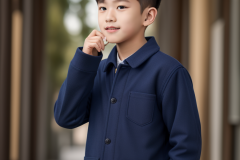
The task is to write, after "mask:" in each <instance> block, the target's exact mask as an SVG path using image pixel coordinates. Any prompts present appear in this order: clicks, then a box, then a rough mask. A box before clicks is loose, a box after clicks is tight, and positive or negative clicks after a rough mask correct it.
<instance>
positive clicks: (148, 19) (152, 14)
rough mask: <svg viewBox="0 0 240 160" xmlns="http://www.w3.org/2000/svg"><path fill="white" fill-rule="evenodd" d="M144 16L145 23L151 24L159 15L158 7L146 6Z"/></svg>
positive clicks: (146, 24) (145, 24)
mask: <svg viewBox="0 0 240 160" xmlns="http://www.w3.org/2000/svg"><path fill="white" fill-rule="evenodd" d="M143 16H144V18H145V19H144V22H143V25H144V26H149V25H150V24H152V23H153V22H154V20H155V18H156V16H157V9H156V8H154V7H150V8H146V9H145V10H144V12H143Z"/></svg>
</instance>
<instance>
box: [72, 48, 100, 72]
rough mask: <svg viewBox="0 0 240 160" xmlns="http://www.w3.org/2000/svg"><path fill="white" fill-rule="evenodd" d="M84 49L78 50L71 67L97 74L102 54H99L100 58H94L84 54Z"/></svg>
mask: <svg viewBox="0 0 240 160" xmlns="http://www.w3.org/2000/svg"><path fill="white" fill-rule="evenodd" d="M82 49H83V47H78V48H77V50H76V53H75V55H74V57H73V59H72V61H71V63H70V65H72V66H74V67H75V68H77V69H79V70H82V71H87V72H96V71H97V69H98V66H99V63H100V62H101V60H102V57H103V54H102V52H98V56H93V55H89V54H87V53H84V52H83V51H82Z"/></svg>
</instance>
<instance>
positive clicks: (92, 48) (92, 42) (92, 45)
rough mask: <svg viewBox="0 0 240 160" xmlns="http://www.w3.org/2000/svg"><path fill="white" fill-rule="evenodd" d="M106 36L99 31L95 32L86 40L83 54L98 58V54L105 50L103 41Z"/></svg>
mask: <svg viewBox="0 0 240 160" xmlns="http://www.w3.org/2000/svg"><path fill="white" fill-rule="evenodd" d="M104 38H105V36H104V35H103V34H102V33H101V32H99V31H98V30H95V29H94V30H93V31H92V32H91V33H90V34H89V36H88V37H87V38H86V39H85V41H84V45H83V50H82V51H83V52H84V53H86V54H89V55H93V56H98V52H101V50H104V49H105V45H104V42H103V39H104Z"/></svg>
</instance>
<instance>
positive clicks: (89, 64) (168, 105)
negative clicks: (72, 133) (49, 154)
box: [54, 36, 202, 160]
mask: <svg viewBox="0 0 240 160" xmlns="http://www.w3.org/2000/svg"><path fill="white" fill-rule="evenodd" d="M145 38H146V40H147V43H146V44H144V45H143V46H142V47H141V48H140V49H139V50H138V51H136V52H135V53H134V54H133V55H131V56H130V57H128V58H126V59H125V60H124V64H119V66H118V69H117V72H116V73H115V68H116V66H117V57H116V56H117V48H116V45H115V46H114V47H113V49H112V51H111V53H110V54H109V56H108V58H107V59H104V60H102V56H103V55H102V52H99V53H98V56H92V55H88V54H86V53H84V52H82V48H83V47H79V48H77V51H76V53H75V55H74V58H73V59H72V61H71V63H70V65H69V70H68V75H67V78H66V80H65V81H64V83H63V84H62V87H61V89H60V92H59V96H58V99H57V101H56V103H55V106H54V117H55V120H56V122H57V124H58V125H60V126H62V127H64V128H69V129H72V128H75V127H78V126H80V125H82V124H84V123H86V122H89V127H88V135H87V141H86V150H85V157H84V160H199V159H200V154H201V144H202V143H201V142H202V141H201V125H200V120H199V114H198V109H197V104H196V99H195V93H194V90H193V84H192V80H191V77H190V75H189V73H188V71H187V70H186V69H185V68H184V67H183V65H182V64H181V63H180V62H179V61H177V60H176V59H174V58H173V57H171V56H169V55H167V54H165V53H163V52H161V51H160V47H159V46H158V44H157V42H156V40H155V38H154V37H152V36H150V37H145Z"/></svg>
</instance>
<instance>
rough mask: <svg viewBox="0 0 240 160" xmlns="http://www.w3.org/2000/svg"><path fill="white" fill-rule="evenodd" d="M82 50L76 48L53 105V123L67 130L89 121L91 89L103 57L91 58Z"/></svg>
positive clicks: (99, 55)
mask: <svg viewBox="0 0 240 160" xmlns="http://www.w3.org/2000/svg"><path fill="white" fill-rule="evenodd" d="M82 49H83V47H79V48H77V51H76V53H75V55H74V57H73V59H72V61H71V62H70V65H69V69H68V74H67V78H66V79H65V81H64V82H63V84H62V86H61V88H60V91H59V95H58V99H57V100H56V102H55V105H54V118H55V121H56V122H57V124H58V125H59V126H61V127H64V128H68V129H72V128H75V127H78V126H80V125H82V124H84V123H86V122H88V121H89V111H90V105H91V99H92V98H91V95H92V89H93V85H94V81H95V80H96V79H95V77H98V76H96V75H97V72H98V67H99V64H100V62H101V59H102V57H103V55H102V52H99V53H98V56H92V55H89V54H86V53H84V52H82Z"/></svg>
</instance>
